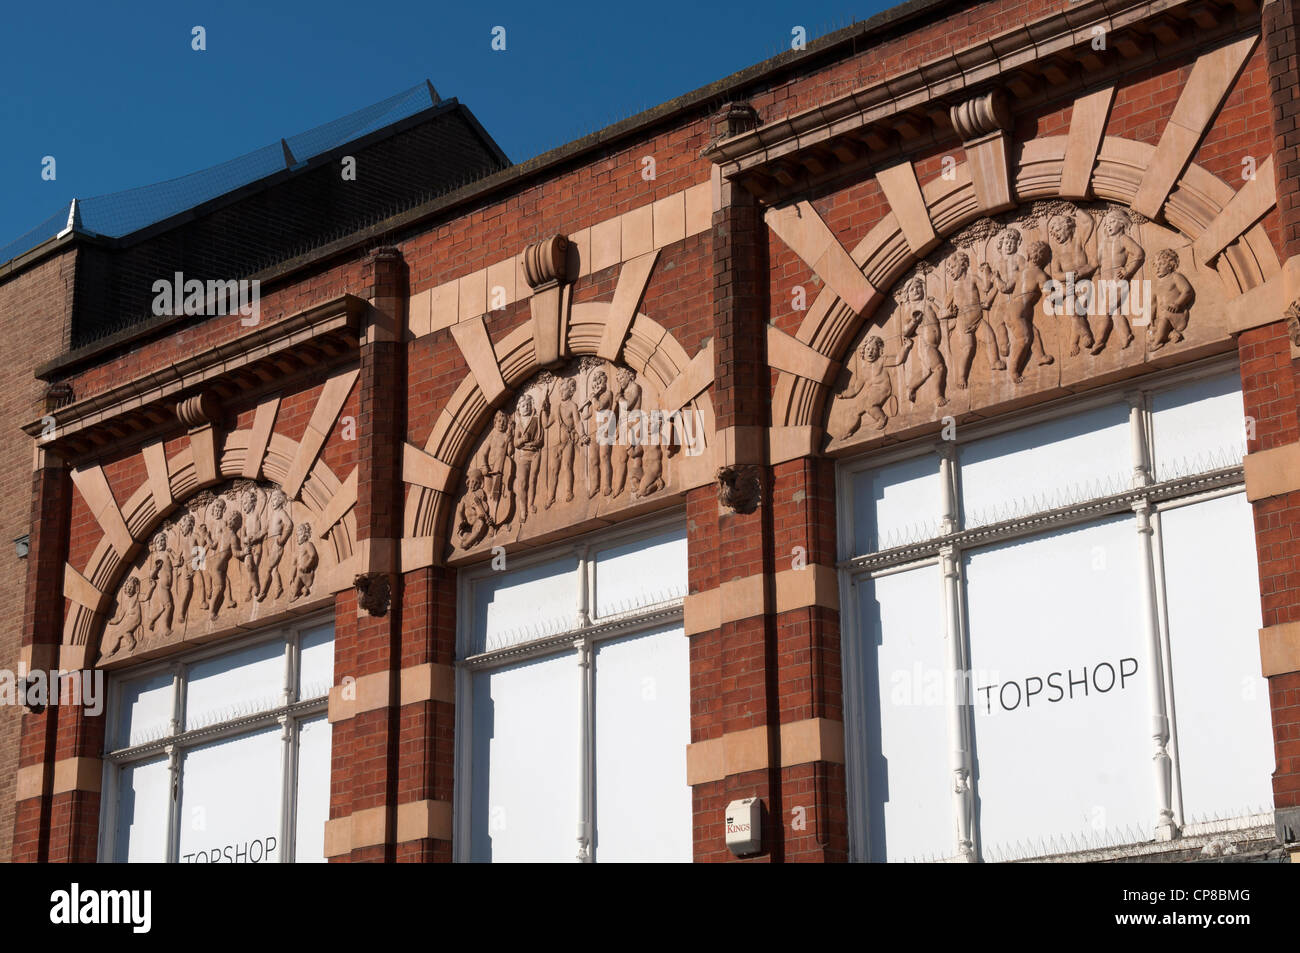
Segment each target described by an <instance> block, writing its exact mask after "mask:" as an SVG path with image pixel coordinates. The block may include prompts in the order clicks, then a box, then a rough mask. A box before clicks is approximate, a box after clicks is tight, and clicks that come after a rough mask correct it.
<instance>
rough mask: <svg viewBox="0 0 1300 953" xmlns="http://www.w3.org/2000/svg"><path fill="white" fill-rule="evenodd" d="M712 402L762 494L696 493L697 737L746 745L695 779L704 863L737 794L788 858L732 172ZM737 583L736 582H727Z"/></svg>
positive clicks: (753, 395) (768, 543)
mask: <svg viewBox="0 0 1300 953" xmlns="http://www.w3.org/2000/svg"><path fill="white" fill-rule="evenodd" d="M753 119H754V117H753V116H752V111H751V110H749V109H748V107H747V106H745V105H743V104H740V105H733V106H729V107H727V108H726V109H724V110H723V113H722V114H721V116H720V117H719V120H720V122H719V125H720V127H721V128H719V129H718V132H719V133H721V134H730V133H733V132H734V131H736V126H737V124H738V123H740V124H748V123H749V122H752V121H753ZM712 243H713V340H714V360H715V367H714V389H713V403H714V409H715V413H716V415H717V430H718V444H717V445H718V456H717V460H718V462H719V464H721V465H723V466H726V467H734V468H736V469H737V470H739V471H741V472H743V473H744V474H745V475H746V477H748V476H750V475H752V476H756V477H757V478H758V480H759V485H760V496H759V499H760V502H759V504H758V506H757V507H756V508H755V509H753V511H752V512H748V513H746V512H736V511H733V510H732V509H731V508H729V507H726V506H724V505H722V504H721V503H720V502H719V499H718V494H717V489H716V488H715V487H713V486H707V487H702V488H699V489H696V490H693V491H691V492H690V493H689V494H688V497H687V516H688V520H689V524H690V527H691V530H690V537H689V539H690V542H689V545H690V547H691V554H690V556H691V558H690V591H691V593H692V599H696V598H697V597H700V598H706V599H707V598H708V597H709V593H710V592H711V591H716V592H714V597H713V598H714V601H713V602H711V603H710V605H716V606H718V608H719V615H718V618H717V620H716V622H711V623H709V627H708V628H705V629H703V630H702V631H700V630H698V629H699V626H697V625H695V624H694V623H693V621H692V616H693V614H694V613H693V612H692V610H691V608H690V604H689V603H688V609H687V616H688V618H687V628H688V632H689V634H690V638H691V742H692V744H698V743H701V742H712V743H715V744H724V745H726V744H732V745H733V746H735V745H736V744H737V743H736V741H735V739H745V740H744V742H743V743H741V747H743V748H744V749H745V757H744V758H743V759H736V758H732V759H731V760H730V761H728V763H727V765H726V766H724V767H723V768H722V769H720V771H719V772H714V774H718V773H724V774H725V776H722V777H715V778H711V779H710V780H705V781H702V782H698V783H696V784H695V786H694V810H695V829H694V841H695V859H696V860H697V861H713V860H722V861H725V860H729V859H731V856H732V855H731V854H730V852H729V851H728V850H727V848H726V846H725V843H724V840H723V823H724V811H725V809H726V806H727V804H728V803H729V802H730V801H732V800H736V799H739V798H747V797H759V798H761V799H762V800H763V804H764V807H765V821H764V837H763V852H762V854H761V855H759V856H758V857H757V858H756V859H758V860H760V861H765V862H770V861H779V860H781V859H783V853H784V844H783V840H782V836H781V827H780V820H779V819H780V818H781V817H782V815H783V813H784V810H783V804H782V795H781V784H780V768H779V765H780V741H779V738H780V730H779V721H778V718H779V708H778V702H777V698H778V674H777V669H776V652H777V647H776V638H775V636H776V631H775V625H774V620H773V618H772V617H771V616H770V615H769V614H768V612H767V611H766V610H767V608H768V607H769V606H770V605H771V604H772V599H773V583H772V575H771V574H772V509H771V505H770V501H771V487H772V482H771V471H770V469H769V468H768V467H767V466H766V460H767V446H766V434H767V426H768V418H769V412H768V403H769V391H770V389H771V381H770V372H769V370H768V368H767V355H766V334H765V329H766V324H767V315H768V302H767V288H768V276H767V271H768V256H767V226H766V224H765V223H764V221H763V210H762V208H761V207H760V205H759V203H758V201H757V200H756V199H755V198H754V196H752V195H751V194H749V193H748V192H746V191H745V190H744V189H742V188H740V187H739V186H733V185H732V184H731V183H730V182H728V181H726V180H723V181H722V183H721V202H720V207H719V208H717V209H716V210H715V211H714V213H713V232H712ZM729 584H739V585H729Z"/></svg>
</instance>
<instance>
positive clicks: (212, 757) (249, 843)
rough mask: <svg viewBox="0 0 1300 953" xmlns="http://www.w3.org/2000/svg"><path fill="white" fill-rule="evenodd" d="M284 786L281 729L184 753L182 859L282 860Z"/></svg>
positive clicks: (206, 861)
mask: <svg viewBox="0 0 1300 953" xmlns="http://www.w3.org/2000/svg"><path fill="white" fill-rule="evenodd" d="M283 790H284V740H283V738H282V737H281V732H280V729H279V728H278V727H276V728H268V729H266V730H265V731H259V732H256V733H254V734H250V735H240V736H238V737H236V738H227V739H225V740H223V741H216V742H213V743H212V744H207V745H203V746H202V747H199V748H191V749H190V750H189V751H186V752H185V754H184V755H183V756H182V758H181V814H180V860H181V863H189V864H215V863H221V864H225V863H255V864H256V863H274V862H277V861H279V859H280V846H281V845H280V839H281V835H280V801H281V792H282V791H283Z"/></svg>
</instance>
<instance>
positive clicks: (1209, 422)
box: [1151, 372, 1246, 480]
mask: <svg viewBox="0 0 1300 953" xmlns="http://www.w3.org/2000/svg"><path fill="white" fill-rule="evenodd" d="M1151 431H1152V434H1151V443H1152V457H1153V459H1154V461H1155V471H1156V479H1158V480H1168V479H1172V478H1174V477H1177V476H1180V475H1182V474H1188V473H1204V472H1205V471H1207V470H1217V469H1219V468H1220V467H1227V466H1234V465H1236V464H1239V463H1241V458H1242V456H1243V455H1244V454H1245V452H1246V432H1245V410H1244V408H1243V406H1242V403H1241V380H1240V379H1239V378H1238V377H1237V375H1236V373H1235V372H1234V373H1232V374H1224V375H1220V376H1217V377H1210V378H1206V379H1205V380H1199V381H1195V382H1194V383H1191V384H1185V385H1183V386H1181V387H1176V388H1173V389H1171V390H1167V391H1162V392H1161V393H1158V394H1152V395H1151Z"/></svg>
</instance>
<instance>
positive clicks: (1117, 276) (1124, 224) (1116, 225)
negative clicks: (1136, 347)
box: [1090, 208, 1146, 354]
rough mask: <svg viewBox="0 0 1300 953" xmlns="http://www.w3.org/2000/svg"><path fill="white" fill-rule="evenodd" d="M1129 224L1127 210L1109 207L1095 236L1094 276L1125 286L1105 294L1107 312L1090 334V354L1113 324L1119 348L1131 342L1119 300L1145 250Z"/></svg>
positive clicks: (1099, 349)
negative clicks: (1099, 233)
mask: <svg viewBox="0 0 1300 953" xmlns="http://www.w3.org/2000/svg"><path fill="white" fill-rule="evenodd" d="M1132 224H1133V219H1132V218H1130V217H1129V214H1128V213H1127V212H1125V211H1124V210H1123V209H1119V208H1112V209H1111V210H1110V211H1108V212H1107V213H1106V217H1105V218H1103V219H1102V221H1101V235H1100V237H1099V238H1098V239H1097V258H1098V260H1099V261H1098V271H1097V278H1098V280H1101V281H1109V282H1112V283H1118V282H1123V283H1124V285H1125V286H1126V288H1125V291H1123V292H1119V293H1117V294H1114V295H1108V296H1107V301H1108V304H1107V313H1106V314H1104V315H1102V319H1101V324H1100V325H1099V326H1098V328H1097V332H1096V333H1095V334H1094V335H1093V345H1092V348H1091V349H1090V350H1091V352H1092V353H1093V354H1100V353H1101V352H1102V349H1103V348H1105V346H1106V340H1107V339H1108V338H1109V337H1110V332H1111V330H1112V328H1113V327H1118V328H1119V332H1120V337H1121V339H1122V341H1123V343H1122V344H1120V349H1121V350H1123V349H1125V348H1127V347H1128V346H1129V345H1130V344H1132V343H1133V329H1132V328H1131V327H1130V326H1129V322H1128V318H1127V317H1125V316H1124V314H1123V311H1122V309H1121V306H1120V302H1121V301H1125V300H1127V293H1126V291H1127V285H1128V283H1129V282H1130V281H1131V280H1132V279H1133V276H1134V275H1136V274H1137V272H1138V269H1139V268H1141V267H1142V263H1143V262H1144V261H1145V260H1146V252H1145V251H1143V250H1142V246H1141V245H1139V244H1138V243H1137V242H1135V241H1134V240H1133V239H1132V238H1130V237H1129V235H1128V229H1129V228H1130V227H1131V226H1132ZM1117 291H1118V289H1117Z"/></svg>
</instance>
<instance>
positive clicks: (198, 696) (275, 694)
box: [185, 639, 285, 730]
mask: <svg viewBox="0 0 1300 953" xmlns="http://www.w3.org/2000/svg"><path fill="white" fill-rule="evenodd" d="M284 680H285V644H284V642H282V641H280V640H278V639H277V640H274V641H271V642H263V643H262V644H260V645H252V646H249V647H248V648H246V649H240V650H238V651H236V652H230V653H227V654H226V655H219V656H217V657H216V658H211V659H206V660H204V661H202V662H195V663H194V664H193V665H191V666H190V668H189V681H188V683H187V684H186V688H185V727H186V729H187V730H188V729H194V728H202V727H204V726H206V725H215V724H217V723H218V722H223V721H230V720H231V719H232V718H238V717H241V716H243V715H250V714H253V713H255V712H259V711H267V710H269V709H271V708H277V707H279V706H280V705H281V704H282V703H283V695H284Z"/></svg>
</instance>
